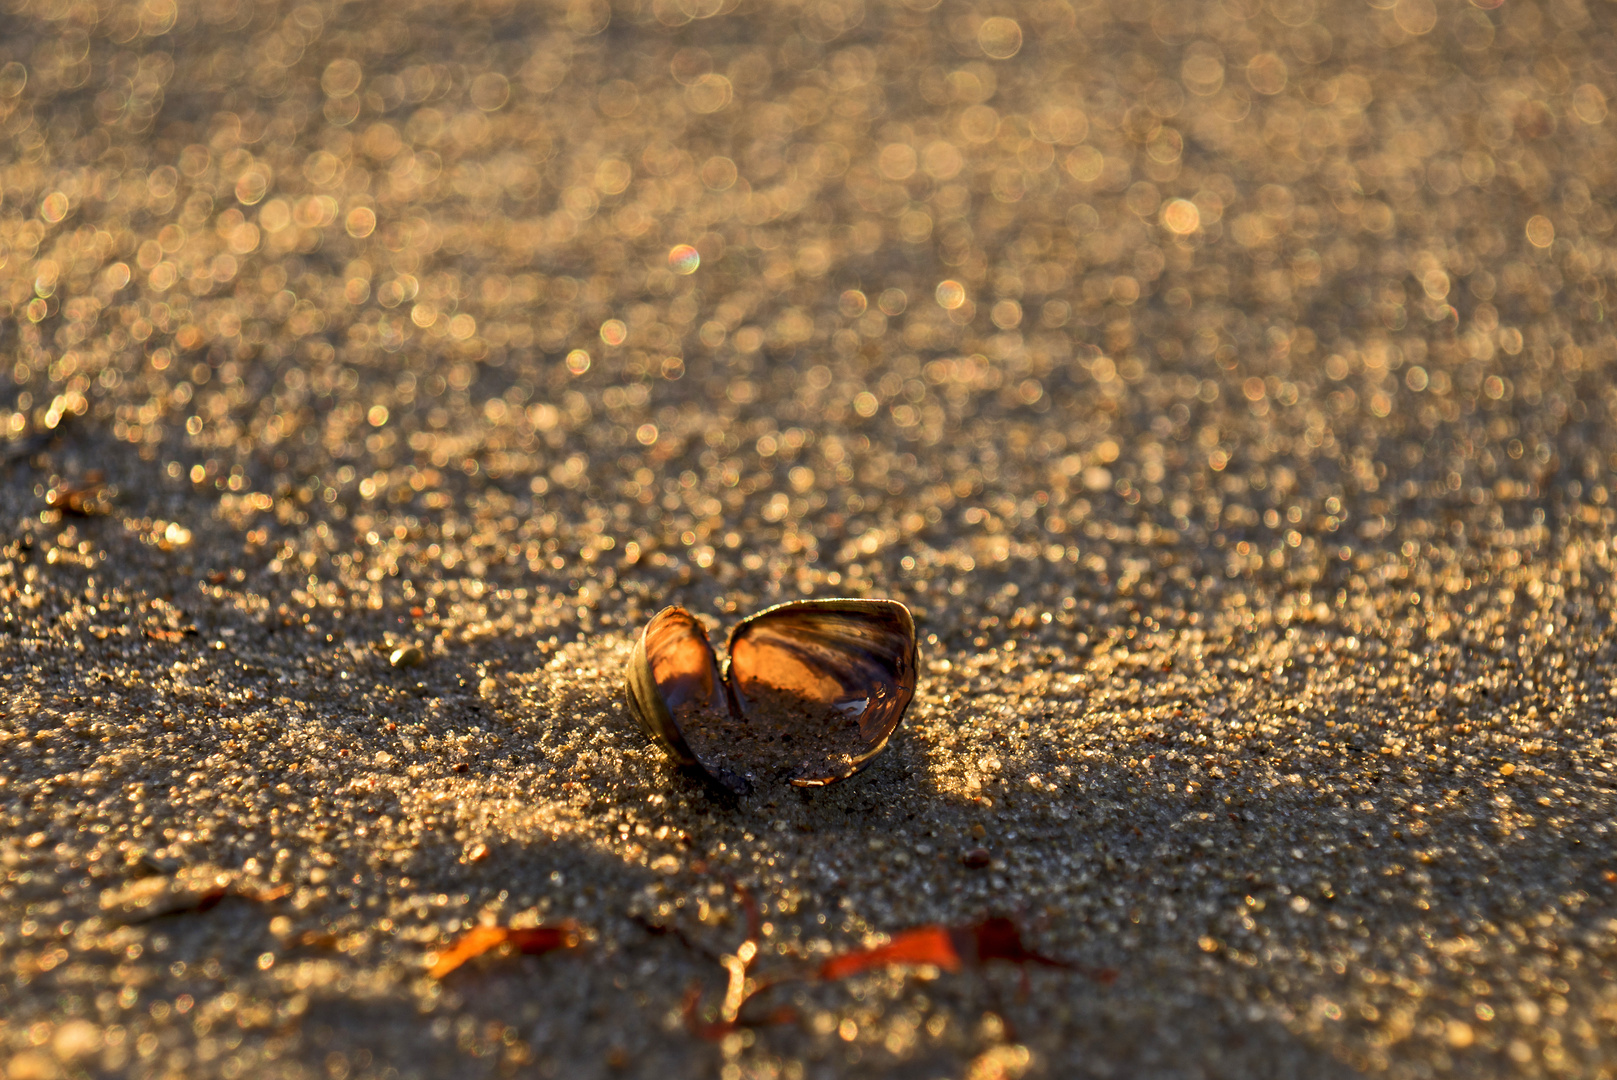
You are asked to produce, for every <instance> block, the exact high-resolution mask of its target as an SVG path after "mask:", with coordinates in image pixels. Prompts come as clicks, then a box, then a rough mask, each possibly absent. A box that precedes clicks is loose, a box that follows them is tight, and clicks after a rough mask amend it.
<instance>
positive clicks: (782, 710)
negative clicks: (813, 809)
mask: <svg viewBox="0 0 1617 1080" xmlns="http://www.w3.org/2000/svg"><path fill="white" fill-rule="evenodd" d="M858 704H859V706H861V708H848V707H842V708H838V707H837V706H835V705H827V704H824V703H822V702H818V701H811V700H808V699H806V698H803V697H801V696H799V695H797V694H794V693H792V692H791V691H787V690H780V689H778V688H775V687H768V686H760V685H755V686H754V687H753V690H752V693H751V694H750V695H749V697H748V700H747V712H746V715H745V716H736V715H734V714H733V713H732V712H731V711H730V710H729V709H726V708H716V707H714V706H711V705H707V704H704V703H702V702H699V701H690V702H686V703H685V704H683V705H680V706H678V707H676V708H675V709H674V722H675V723H676V724H678V725H679V730H680V733H681V734H683V735H684V736H685V743H686V745H688V746H689V747H690V748H691V753H693V754H695V755H696V759H697V760H698V761H699V762H701V763H702V765H703V767H704V768H707V769H708V770H709V771H710V772H712V773H714V774H715V775H723V774H724V773H733V774H735V775H738V776H743V777H745V778H747V779H748V780H749V781H752V782H765V783H767V782H771V781H785V780H792V781H798V782H800V783H801V782H807V783H814V782H823V781H824V780H825V779H827V778H830V777H841V776H846V775H848V774H849V773H851V772H853V771H854V770H855V769H856V768H857V766H858V762H859V759H860V758H861V757H862V756H864V755H865V754H866V753H868V752H869V750H870V740H869V739H868V738H867V737H866V736H865V734H864V733H863V732H862V731H861V730H860V726H859V716H860V712H861V711H862V706H863V704H864V703H863V702H859V703H858Z"/></svg>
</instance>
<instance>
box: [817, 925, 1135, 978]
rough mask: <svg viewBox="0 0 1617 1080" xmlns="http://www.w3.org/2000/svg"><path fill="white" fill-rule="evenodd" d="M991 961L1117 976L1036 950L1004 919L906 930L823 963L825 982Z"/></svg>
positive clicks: (822, 972) (955, 968)
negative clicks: (876, 971) (880, 971)
mask: <svg viewBox="0 0 1617 1080" xmlns="http://www.w3.org/2000/svg"><path fill="white" fill-rule="evenodd" d="M990 960H1004V961H1006V962H1007V963H1011V964H1022V965H1027V964H1038V965H1040V966H1041V967H1052V968H1064V969H1068V970H1074V971H1080V972H1082V973H1083V974H1085V975H1088V976H1090V977H1091V978H1093V979H1096V980H1098V981H1100V982H1103V983H1110V982H1111V981H1112V980H1113V979H1115V978H1117V972H1115V971H1112V970H1111V969H1109V968H1107V969H1102V970H1099V971H1090V970H1089V969H1087V968H1083V967H1080V966H1079V965H1077V964H1071V963H1068V962H1067V961H1065V960H1056V959H1053V958H1051V957H1048V956H1042V955H1040V954H1039V953H1036V952H1034V951H1032V950H1031V949H1029V948H1028V947H1027V946H1026V945H1024V944H1022V933H1021V931H1020V930H1019V929H1018V928H1017V925H1016V923H1014V922H1012V921H1011V920H1010V919H1007V918H1004V917H1003V916H995V917H993V918H988V919H984V920H983V921H982V922H980V923H976V924H974V925H972V926H963V927H959V928H957V929H953V930H951V929H949V928H947V927H944V926H937V925H932V926H922V927H918V928H916V929H914V930H906V931H904V932H903V933H901V934H898V935H896V936H895V937H894V938H893V939H892V940H891V941H889V942H888V943H887V944H886V945H878V946H877V947H876V948H874V949H860V950H858V951H856V952H847V953H841V954H840V955H837V956H833V957H831V959H829V960H827V961H826V962H825V963H823V964H821V965H820V978H822V979H845V978H847V977H848V976H850V975H858V974H859V973H861V972H864V971H869V970H871V969H872V968H879V967H889V966H900V965H914V964H934V965H936V966H937V967H940V968H942V969H943V970H944V971H959V970H960V969H961V967H962V966H964V965H965V964H971V965H973V966H976V965H979V964H985V963H987V962H988V961H990Z"/></svg>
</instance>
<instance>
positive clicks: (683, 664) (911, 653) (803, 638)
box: [627, 599, 917, 792]
mask: <svg viewBox="0 0 1617 1080" xmlns="http://www.w3.org/2000/svg"><path fill="white" fill-rule="evenodd" d="M728 652H729V660H728V662H727V663H726V664H725V666H724V668H723V669H721V668H720V666H719V662H718V657H717V656H716V655H715V653H714V651H713V646H712V645H711V643H710V642H709V641H708V637H707V632H706V630H704V629H703V627H702V624H701V623H700V622H699V621H697V619H696V617H695V616H694V615H692V614H691V613H690V612H688V611H686V610H685V609H683V608H678V607H670V608H665V609H664V610H662V611H660V612H658V613H657V615H656V616H655V617H653V618H652V620H651V622H650V623H648V624H647V626H646V629H645V631H644V633H642V634H641V636H640V640H639V642H637V643H636V645H635V649H634V653H633V655H632V656H631V658H630V662H629V669H628V679H627V682H628V703H629V711H630V712H631V713H632V714H633V715H634V717H635V719H636V720H637V721H639V723H640V726H641V728H642V729H643V730H644V731H645V732H646V734H647V736H648V737H649V738H651V739H652V741H654V742H656V743H657V744H658V745H659V746H661V747H662V748H663V750H664V751H665V752H666V753H667V754H668V755H669V756H670V757H671V758H673V759H674V760H675V761H678V762H679V763H681V764H683V765H694V766H697V767H698V768H700V769H702V770H703V771H705V772H706V773H708V774H709V775H710V776H712V777H713V778H714V779H716V780H717V781H718V782H719V783H720V784H722V785H724V786H725V787H727V788H729V789H731V790H733V791H737V792H746V791H749V790H751V788H752V783H753V781H755V780H768V779H775V778H785V779H789V780H790V781H791V782H792V783H793V784H795V785H797V786H799V787H823V786H824V785H826V784H830V783H834V782H836V781H838V780H843V779H846V778H847V777H849V776H852V775H853V774H854V773H856V772H858V771H859V770H860V769H862V768H864V767H865V766H866V765H867V764H869V763H870V761H871V760H872V759H873V758H875V757H876V755H877V754H879V753H881V751H882V750H883V749H885V748H886V746H887V741H888V739H889V738H891V736H892V734H893V731H894V729H896V728H897V727H898V723H899V720H900V719H901V718H902V717H903V715H904V711H905V709H906V708H907V707H908V706H909V703H910V699H911V698H912V697H914V695H915V683H916V672H917V650H916V643H915V622H914V620H913V619H912V618H911V616H910V613H909V609H908V608H906V607H905V606H904V605H903V604H900V603H898V602H897V601H893V600H863V599H831V600H798V601H793V602H791V603H786V604H780V605H777V606H775V607H772V608H769V609H767V610H765V611H762V612H759V613H758V614H756V615H754V616H752V617H750V618H748V619H745V620H743V621H742V622H741V623H740V625H738V626H737V627H736V628H735V630H734V631H733V632H732V633H731V635H730V642H729V648H728Z"/></svg>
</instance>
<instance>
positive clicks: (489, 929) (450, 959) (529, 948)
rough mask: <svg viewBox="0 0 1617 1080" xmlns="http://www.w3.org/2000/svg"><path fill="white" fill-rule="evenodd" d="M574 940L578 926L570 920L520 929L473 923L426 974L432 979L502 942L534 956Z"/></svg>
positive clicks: (440, 955) (563, 946) (570, 945)
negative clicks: (475, 924) (473, 925)
mask: <svg viewBox="0 0 1617 1080" xmlns="http://www.w3.org/2000/svg"><path fill="white" fill-rule="evenodd" d="M578 940H579V934H578V927H577V926H576V925H575V924H573V923H570V922H566V923H560V924H558V925H556V926H535V927H532V928H530V929H523V930H517V929H513V928H511V927H509V926H477V927H473V928H472V929H470V930H468V931H466V932H465V933H464V934H462V935H461V936H460V937H459V938H458V939H456V941H455V943H454V944H453V945H451V946H450V947H449V948H448V949H446V950H445V951H443V952H441V953H439V954H438V957H437V959H436V960H435V961H434V962H433V965H432V967H431V968H430V969H429V970H428V972H427V974H428V975H431V976H432V977H433V978H434V979H441V978H443V977H444V976H445V975H448V974H449V973H450V972H451V971H454V970H455V969H456V968H458V967H460V966H461V965H462V964H464V963H466V961H468V960H472V959H475V958H476V957H479V956H482V955H483V954H484V953H486V952H490V951H491V950H494V949H497V948H499V947H500V946H502V945H510V946H511V947H512V948H514V949H515V950H516V951H517V952H520V953H527V954H529V955H531V956H537V955H540V954H542V953H547V952H555V951H556V950H558V949H571V948H573V947H575V946H576V945H577V944H578Z"/></svg>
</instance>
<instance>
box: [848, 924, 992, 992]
mask: <svg viewBox="0 0 1617 1080" xmlns="http://www.w3.org/2000/svg"><path fill="white" fill-rule="evenodd" d="M920 964H933V965H935V966H937V967H940V968H942V969H943V970H945V971H959V970H960V952H959V950H957V949H956V948H955V942H954V933H953V932H952V931H950V930H947V929H945V928H944V927H941V926H923V927H921V928H919V929H916V930H906V931H905V932H903V933H902V934H898V935H896V936H895V937H894V938H893V939H892V940H891V941H889V942H888V943H887V944H885V945H878V946H876V947H875V948H873V949H861V950H858V951H857V952H847V953H842V954H840V955H838V956H833V957H831V959H829V960H827V961H826V962H825V963H823V964H821V965H820V978H822V979H846V978H847V977H848V976H850V975H857V974H859V973H860V972H862V971H869V970H870V969H872V968H880V967H890V966H913V965H920Z"/></svg>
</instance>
